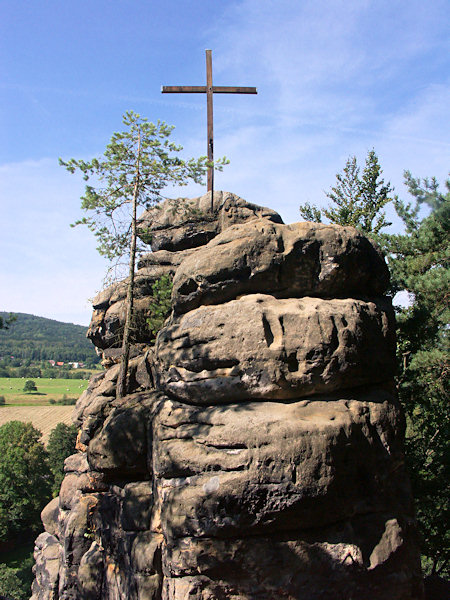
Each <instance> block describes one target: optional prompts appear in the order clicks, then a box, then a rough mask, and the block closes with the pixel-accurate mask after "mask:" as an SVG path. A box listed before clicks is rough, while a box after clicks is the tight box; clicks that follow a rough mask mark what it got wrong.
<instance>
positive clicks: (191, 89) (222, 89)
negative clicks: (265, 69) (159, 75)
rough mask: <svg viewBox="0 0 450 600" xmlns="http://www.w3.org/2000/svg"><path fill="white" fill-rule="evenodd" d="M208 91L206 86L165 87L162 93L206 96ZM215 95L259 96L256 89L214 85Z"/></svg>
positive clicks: (162, 88)
mask: <svg viewBox="0 0 450 600" xmlns="http://www.w3.org/2000/svg"><path fill="white" fill-rule="evenodd" d="M207 91H208V88H207V86H205V85H163V86H162V87H161V92H162V93H163V94H179V93H184V94H206V92H207ZM212 91H213V93H214V94H257V93H258V90H257V89H256V88H255V87H236V86H225V85H213V86H212Z"/></svg>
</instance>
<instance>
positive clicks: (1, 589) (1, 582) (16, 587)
mask: <svg viewBox="0 0 450 600" xmlns="http://www.w3.org/2000/svg"><path fill="white" fill-rule="evenodd" d="M29 562H30V561H28V563H27V564H26V565H24V566H23V567H22V568H20V569H13V568H12V567H8V566H7V565H5V564H3V563H0V597H5V598H11V599H14V600H28V598H29V597H30V594H31V590H30V588H31V581H30V575H31V565H30V564H29Z"/></svg>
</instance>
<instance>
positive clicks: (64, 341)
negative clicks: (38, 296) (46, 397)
mask: <svg viewBox="0 0 450 600" xmlns="http://www.w3.org/2000/svg"><path fill="white" fill-rule="evenodd" d="M14 314H15V315H16V316H17V321H14V323H12V324H11V326H10V328H9V329H7V330H1V331H0V357H6V356H14V357H15V358H22V359H31V360H58V361H64V362H67V361H78V362H86V361H89V362H92V360H96V359H97V355H96V353H95V349H94V346H93V345H92V343H91V342H90V341H89V340H88V339H87V338H86V327H83V326H82V325H73V324H72V323H61V322H60V321H54V320H53V319H46V318H44V317H35V316H34V315H28V314H26V313H14ZM8 316H9V313H5V312H0V317H3V318H7V317H8Z"/></svg>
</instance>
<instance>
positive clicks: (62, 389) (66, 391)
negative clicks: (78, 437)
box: [0, 377, 88, 411]
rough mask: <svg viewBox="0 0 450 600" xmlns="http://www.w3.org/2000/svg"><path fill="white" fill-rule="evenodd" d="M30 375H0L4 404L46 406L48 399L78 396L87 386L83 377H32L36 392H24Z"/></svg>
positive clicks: (0, 394) (0, 390)
mask: <svg viewBox="0 0 450 600" xmlns="http://www.w3.org/2000/svg"><path fill="white" fill-rule="evenodd" d="M27 379H31V378H30V377H0V396H4V397H5V402H6V404H5V406H4V407H2V406H0V411H1V410H2V409H3V408H5V407H7V406H48V405H49V404H50V399H53V400H62V398H63V396H64V395H66V396H67V397H68V398H78V397H79V396H80V395H81V394H82V393H83V392H84V390H85V389H86V388H87V385H88V382H87V381H86V380H84V379H44V378H42V379H40V378H34V379H33V381H34V382H35V384H36V387H37V392H24V391H23V386H24V385H25V381H27Z"/></svg>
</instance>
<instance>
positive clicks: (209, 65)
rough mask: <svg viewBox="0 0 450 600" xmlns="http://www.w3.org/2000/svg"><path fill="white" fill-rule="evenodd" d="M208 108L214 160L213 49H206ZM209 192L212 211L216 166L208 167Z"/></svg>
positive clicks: (212, 159)
mask: <svg viewBox="0 0 450 600" xmlns="http://www.w3.org/2000/svg"><path fill="white" fill-rule="evenodd" d="M206 108H207V140H208V148H207V151H208V161H209V162H210V163H213V162H214V126H213V82H212V56H211V50H206ZM208 192H211V211H212V209H213V194H214V166H213V165H211V166H209V167H208Z"/></svg>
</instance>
